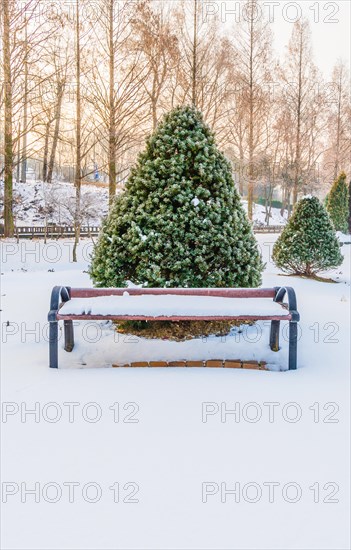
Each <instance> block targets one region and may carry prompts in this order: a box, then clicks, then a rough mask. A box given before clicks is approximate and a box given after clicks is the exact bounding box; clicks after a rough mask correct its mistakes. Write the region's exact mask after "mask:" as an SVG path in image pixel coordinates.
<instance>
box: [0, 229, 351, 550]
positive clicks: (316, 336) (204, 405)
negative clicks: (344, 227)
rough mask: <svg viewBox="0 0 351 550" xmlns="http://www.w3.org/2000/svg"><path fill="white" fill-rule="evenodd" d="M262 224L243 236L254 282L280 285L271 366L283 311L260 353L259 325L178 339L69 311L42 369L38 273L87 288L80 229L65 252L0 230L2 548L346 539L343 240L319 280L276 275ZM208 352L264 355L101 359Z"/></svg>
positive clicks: (45, 292) (45, 302)
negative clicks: (255, 248) (293, 323)
mask: <svg viewBox="0 0 351 550" xmlns="http://www.w3.org/2000/svg"><path fill="white" fill-rule="evenodd" d="M275 239H276V236H275V235H258V240H259V244H260V247H261V250H262V253H263V256H264V260H265V261H266V262H267V266H266V270H265V273H264V280H263V286H279V285H284V284H285V285H290V286H293V287H294V288H295V290H296V293H297V298H298V309H299V311H300V313H301V323H300V339H299V349H298V363H299V368H298V370H297V371H294V372H274V371H277V370H278V369H279V368H283V369H284V368H286V355H287V354H286V351H287V341H286V332H285V330H286V327H284V323H283V327H282V328H283V338H282V348H283V349H282V350H281V351H280V352H278V353H274V352H271V351H270V350H269V347H268V326H265V325H264V324H263V323H257V325H256V326H255V327H250V328H249V329H247V330H244V331H243V332H242V333H239V332H238V331H233V333H232V334H231V335H230V336H229V337H227V338H222V339H221V338H215V337H213V338H208V339H206V340H201V339H199V340H194V341H190V342H167V341H146V340H142V339H138V338H135V337H126V336H119V338H118V337H117V335H116V333H115V332H114V331H113V329H112V327H111V326H110V325H109V324H108V323H105V324H104V323H102V324H97V323H96V322H93V323H91V324H90V325H89V324H86V323H85V324H84V323H80V324H79V325H78V326H77V327H76V330H75V334H76V347H75V349H74V350H73V352H72V353H66V352H64V350H63V349H62V338H61V341H60V357H59V361H60V367H61V368H60V369H58V370H54V369H49V368H48V341H47V321H46V319H47V312H48V309H49V298H50V292H51V288H52V287H53V286H54V285H56V284H59V285H60V284H64V285H70V286H91V282H90V280H89V277H88V274H87V273H86V269H87V265H88V261H89V253H90V251H91V242H90V241H88V240H85V241H82V243H81V246H80V259H79V262H78V263H76V264H73V263H71V262H70V253H71V250H72V242H71V241H68V240H67V241H60V242H56V241H53V242H48V243H47V244H46V245H44V243H43V242H42V241H31V242H26V241H20V242H19V243H18V244H17V243H15V242H14V241H3V242H2V243H1V246H2V270H1V271H2V285H1V302H2V306H1V309H2V312H1V315H2V319H1V322H2V371H1V392H2V395H1V397H2V401H3V405H2V424H1V428H2V430H1V439H2V441H1V443H2V446H1V459H2V460H1V466H2V472H1V478H2V486H1V488H2V532H1V537H2V540H1V543H2V547H3V548H6V549H21V550H22V549H26V550H39V549H40V550H41V549H57V550H58V549H74V550H83V549H84V550H88V549H96V548H99V549H152V550H156V549H175V548H177V549H204V550H205V549H216V550H217V549H238V550H239V549H247V550H248V549H255V550H256V549H258V550H261V549H262V550H263V549H265V550H266V549H272V550H273V549H300V550H309V549H315V550H323V549H331V550H335V549H338V550H339V549H348V548H350V546H349V544H350V541H349V539H348V521H349V506H348V504H349V469H348V464H349V428H350V426H349V401H350V400H349V390H350V377H349V371H350V252H351V246H347V245H346V246H343V248H342V251H343V254H344V255H345V260H344V263H343V265H342V267H341V268H339V269H338V270H337V271H335V272H333V273H332V272H330V273H328V274H326V275H327V276H329V277H333V278H335V279H336V280H337V281H338V284H331V283H322V282H317V281H310V280H306V279H299V278H291V277H286V276H281V275H280V274H279V272H278V270H277V269H276V267H275V266H274V265H273V264H272V262H271V260H270V251H271V249H272V246H273V243H274V241H275ZM343 240H346V238H344V239H343ZM284 335H285V337H284ZM225 357H228V358H233V359H235V358H240V359H252V358H255V359H257V360H266V361H268V363H269V364H270V368H271V369H272V371H270V372H263V371H250V370H238V369H196V368H194V369H182V368H168V369H165V368H163V369H142V368H141V369H113V368H106V367H110V366H111V364H112V363H113V362H116V363H120V362H121V363H124V362H131V361H135V360H138V359H141V358H142V359H144V360H156V359H160V360H162V359H172V360H175V359H183V358H187V359H209V358H212V359H217V358H225ZM33 411H35V413H33ZM33 490H34V492H33ZM31 491H32V492H31Z"/></svg>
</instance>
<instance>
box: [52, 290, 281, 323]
mask: <svg viewBox="0 0 351 550" xmlns="http://www.w3.org/2000/svg"><path fill="white" fill-rule="evenodd" d="M73 318H74V319H77V320H84V319H87V320H88V319H89V320H90V319H91V320H99V319H112V320H118V319H120V320H122V319H123V320H155V321H156V320H160V321H181V320H207V321H210V320H240V319H242V320H248V321H250V320H277V321H284V320H286V321H289V320H290V319H291V314H290V313H289V311H288V310H287V309H286V308H285V307H284V306H283V305H282V304H280V303H278V302H274V301H273V300H267V299H266V298H246V299H244V300H243V299H242V298H223V297H213V296H185V295H183V296H178V295H172V294H163V295H161V296H154V295H143V296H133V295H132V296H131V295H130V294H129V293H128V292H127V291H125V292H124V293H123V294H122V295H121V296H113V295H111V296H96V297H92V298H72V299H71V300H69V301H68V302H65V303H64V304H63V305H62V307H61V308H60V309H59V312H58V314H57V319H58V320H67V319H73Z"/></svg>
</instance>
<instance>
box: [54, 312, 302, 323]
mask: <svg viewBox="0 0 351 550" xmlns="http://www.w3.org/2000/svg"><path fill="white" fill-rule="evenodd" d="M56 318H57V320H58V321H69V320H72V321H104V320H106V321H289V320H290V319H291V315H290V313H289V312H287V313H286V315H231V316H228V315H223V316H221V315H214V316H211V315H205V316H203V315H202V316H201V315H196V316H195V315H194V316H183V317H179V316H178V317H150V316H146V315H60V314H59V313H58V314H57V316H56Z"/></svg>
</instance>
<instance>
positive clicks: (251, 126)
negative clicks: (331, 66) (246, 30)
mask: <svg viewBox="0 0 351 550" xmlns="http://www.w3.org/2000/svg"><path fill="white" fill-rule="evenodd" d="M253 18H254V13H253V9H252V10H251V11H250V88H249V103H250V105H249V109H250V117H249V170H248V176H249V181H248V189H247V212H248V216H249V220H252V215H253V195H254V182H253V160H254V143H253V142H254V120H253V119H254V89H253V87H254V82H253V61H254V60H253V49H254V36H253V34H254V32H253V31H254V29H253V25H254V23H253Z"/></svg>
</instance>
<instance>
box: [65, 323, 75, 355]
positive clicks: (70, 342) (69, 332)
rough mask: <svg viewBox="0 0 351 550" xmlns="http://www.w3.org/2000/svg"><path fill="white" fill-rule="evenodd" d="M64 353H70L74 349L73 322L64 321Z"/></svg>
mask: <svg viewBox="0 0 351 550" xmlns="http://www.w3.org/2000/svg"><path fill="white" fill-rule="evenodd" d="M63 323H64V332H65V351H72V350H73V348H74V333H73V321H64V322H63Z"/></svg>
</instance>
